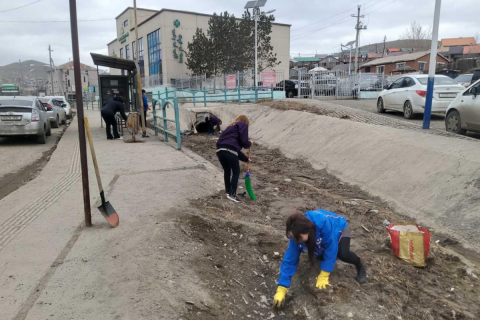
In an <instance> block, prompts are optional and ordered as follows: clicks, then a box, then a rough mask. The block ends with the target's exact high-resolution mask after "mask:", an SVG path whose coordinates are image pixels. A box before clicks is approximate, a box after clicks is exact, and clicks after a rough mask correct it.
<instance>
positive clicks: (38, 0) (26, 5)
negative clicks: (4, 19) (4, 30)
mask: <svg viewBox="0 0 480 320" xmlns="http://www.w3.org/2000/svg"><path fill="white" fill-rule="evenodd" d="M40 1H43V0H37V1H34V2H31V3H29V4H25V5H23V6H20V7H16V8H13V9H8V10H2V11H0V13H3V12H10V11H14V10H18V9H21V8H25V7H28V6H31V5H32V4H35V3H37V2H40Z"/></svg>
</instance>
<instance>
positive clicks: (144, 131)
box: [133, 0, 147, 138]
mask: <svg viewBox="0 0 480 320" xmlns="http://www.w3.org/2000/svg"><path fill="white" fill-rule="evenodd" d="M133 8H134V12H135V48H133V50H135V59H134V60H136V61H137V63H136V65H137V66H138V67H139V68H140V57H139V56H138V23H137V0H133ZM142 89H143V88H142V75H141V74H140V70H137V90H138V92H137V97H138V100H137V101H139V102H140V105H139V107H140V119H141V120H142V137H143V138H146V137H147V126H146V123H147V119H145V112H143V108H144V106H143V92H142ZM135 125H136V124H135ZM133 132H135V130H133Z"/></svg>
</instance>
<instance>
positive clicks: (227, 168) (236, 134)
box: [217, 115, 252, 202]
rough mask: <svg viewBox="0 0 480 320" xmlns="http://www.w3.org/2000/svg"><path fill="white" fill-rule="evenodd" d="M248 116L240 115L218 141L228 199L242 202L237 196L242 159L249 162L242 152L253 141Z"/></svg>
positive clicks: (218, 154) (218, 151)
mask: <svg viewBox="0 0 480 320" xmlns="http://www.w3.org/2000/svg"><path fill="white" fill-rule="evenodd" d="M249 125H250V122H249V121H248V118H247V116H244V115H241V116H239V117H238V118H237V119H236V120H235V121H234V122H233V123H232V124H230V125H229V126H228V127H227V128H226V129H225V130H224V131H223V132H222V134H221V135H220V138H219V139H218V141H217V157H218V160H219V161H220V164H221V165H222V168H223V172H224V174H223V179H224V182H225V192H226V193H227V199H229V200H232V201H234V202H240V200H239V199H238V197H237V185H238V178H239V176H240V164H239V162H238V161H239V160H240V161H244V162H249V159H248V157H247V156H246V155H245V154H243V153H242V151H241V150H242V148H245V149H248V148H250V147H251V145H252V143H251V142H250V140H249V139H248V126H249Z"/></svg>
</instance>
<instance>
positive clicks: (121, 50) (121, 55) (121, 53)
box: [120, 48, 123, 59]
mask: <svg viewBox="0 0 480 320" xmlns="http://www.w3.org/2000/svg"><path fill="white" fill-rule="evenodd" d="M120 58H122V59H123V48H120Z"/></svg>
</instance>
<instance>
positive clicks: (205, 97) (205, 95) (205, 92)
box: [203, 87, 207, 107]
mask: <svg viewBox="0 0 480 320" xmlns="http://www.w3.org/2000/svg"><path fill="white" fill-rule="evenodd" d="M203 103H204V105H205V107H206V106H207V90H205V87H203Z"/></svg>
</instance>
